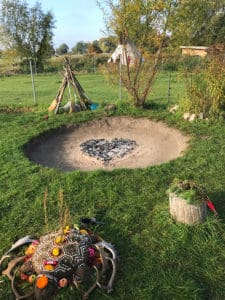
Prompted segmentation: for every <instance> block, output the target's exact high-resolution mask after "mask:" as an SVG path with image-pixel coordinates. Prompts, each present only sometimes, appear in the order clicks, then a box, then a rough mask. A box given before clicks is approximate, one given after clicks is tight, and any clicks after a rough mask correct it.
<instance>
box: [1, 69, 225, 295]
mask: <svg viewBox="0 0 225 300" xmlns="http://www.w3.org/2000/svg"><path fill="white" fill-rule="evenodd" d="M160 76H161V77H159V80H158V82H156V86H155V87H154V90H153V95H152V96H151V97H150V98H149V103H151V102H154V105H153V106H152V107H153V109H148V110H147V109H146V110H140V109H134V108H132V107H129V106H127V105H120V106H119V109H118V111H117V112H114V113H113V114H126V115H127V114H129V115H131V116H134V117H147V118H151V119H155V120H164V121H165V122H166V123H167V124H168V125H169V126H173V127H176V128H179V129H180V130H182V131H183V132H184V133H186V134H189V135H190V136H191V137H192V138H191V142H190V146H189V148H188V150H187V151H186V153H185V155H184V156H183V157H180V158H178V159H176V160H173V161H170V162H168V163H164V164H161V165H158V166H152V167H148V168H145V169H134V170H129V169H119V170H114V171H111V172H107V171H101V170H98V171H91V172H81V171H73V172H67V173H63V172H61V171H58V170H56V169H50V168H47V167H43V166H40V165H36V164H34V163H32V162H30V161H29V160H28V159H27V158H26V156H25V155H24V152H23V149H24V146H25V145H26V143H28V141H29V140H30V139H31V138H33V137H34V136H37V135H39V134H41V133H43V132H45V131H47V130H50V129H53V128H57V127H60V126H64V125H66V124H71V123H79V122H84V121H86V120H90V119H93V118H100V117H103V116H106V113H105V112H104V110H102V109H99V110H96V111H94V112H82V113H77V114H68V115H67V114H63V115H54V114H49V118H48V120H46V119H45V118H44V116H45V115H46V114H47V111H46V108H47V107H48V106H49V104H50V102H51V101H52V99H53V98H54V95H55V94H56V91H57V88H58V86H59V84H60V77H59V76H58V75H50V76H41V75H39V76H38V77H37V78H36V80H37V95H38V101H39V106H38V108H36V109H35V110H34V111H27V112H21V111H16V110H15V111H13V110H8V112H7V110H5V109H3V107H5V106H6V105H8V106H11V107H16V106H21V107H28V106H32V105H33V104H32V89H31V83H30V78H29V77H28V76H16V77H7V78H1V79H0V104H1V106H2V109H1V112H0V125H1V126H0V166H1V168H0V228H1V230H0V256H1V255H2V254H3V253H4V252H5V251H6V250H7V249H8V248H10V246H11V244H12V243H13V242H15V240H16V239H18V238H20V237H22V236H25V235H27V234H29V235H34V236H39V235H40V234H43V233H46V231H49V230H55V229H57V228H58V226H59V219H60V211H59V207H60V204H59V194H60V193H62V192H63V200H64V206H65V207H66V208H68V209H69V212H70V218H68V221H69V219H70V221H71V222H72V223H76V222H77V221H78V220H79V218H80V217H83V216H96V217H97V218H98V219H99V220H101V221H103V222H105V225H104V226H103V227H101V228H99V229H98V233H99V234H100V235H101V236H102V237H103V238H104V239H106V240H107V241H108V242H111V243H113V244H114V245H115V247H116V249H117V250H118V255H119V262H118V273H117V277H116V282H115V289H114V292H113V293H112V294H109V295H108V294H105V293H104V292H103V291H101V290H99V289H96V291H95V292H94V293H93V294H92V295H91V299H95V300H97V299H98V300H103V299H111V300H115V299H117V300H128V299H134V300H141V299H143V300H151V299H153V300H155V299H157V300H158V299H160V300H161V299H162V300H165V299H166V300H167V299H168V300H171V299H175V300H183V299H184V300H185V299H187V300H190V299H193V300H194V299H198V300H205V299H215V300H216V299H221V300H223V299H225V226H224V222H225V172H224V170H225V140H224V132H225V123H224V122H222V121H220V122H219V121H218V122H215V123H210V122H201V121H196V122H193V123H187V122H185V121H183V120H182V119H181V118H180V117H179V116H176V115H172V114H169V113H168V111H167V110H166V109H163V107H164V106H163V105H165V106H166V105H167V100H168V99H167V78H168V76H167V74H165V76H163V75H160ZM79 79H80V81H81V83H82V85H83V87H84V88H85V90H86V91H87V94H88V95H90V97H92V98H93V101H94V102H101V101H102V102H112V101H115V100H117V99H118V96H117V95H118V89H117V88H113V87H110V86H108V85H106V84H105V83H104V81H103V77H102V76H101V75H97V76H95V75H92V76H90V75H83V76H80V77H79ZM163 82H164V83H163ZM171 88H172V89H171V95H172V96H171V99H170V100H169V101H171V103H172V102H176V100H177V98H179V95H182V89H183V87H182V83H181V82H180V81H179V77H178V76H177V74H173V77H172V86H171ZM124 93H125V92H124ZM172 97H173V98H172ZM20 103H21V104H20ZM161 104H163V105H161ZM174 177H178V178H181V179H192V180H194V181H196V182H197V183H200V184H202V185H203V186H204V187H205V188H206V191H207V193H208V195H209V197H210V199H211V201H212V202H213V203H214V204H215V206H216V209H217V211H218V213H219V217H220V218H219V220H218V219H215V218H214V216H213V215H212V214H211V213H210V212H209V214H208V218H207V221H206V222H205V223H203V224H201V225H198V226H193V227H191V226H186V225H183V224H177V223H175V222H174V221H173V220H172V219H171V217H170V215H169V210H168V196H167V195H166V190H167V189H168V187H169V185H170V183H171V182H172V180H173V179H174ZM46 193H47V213H48V224H45V222H44V221H45V214H44V209H43V199H44V197H45V194H46ZM75 295H76V292H74V291H71V290H70V289H65V290H63V291H62V292H61V293H60V294H59V296H58V297H57V299H63V300H70V299H71V300H72V299H74V298H75ZM0 299H7V300H8V299H13V296H12V293H11V289H10V283H9V281H8V280H7V278H5V277H4V276H0Z"/></svg>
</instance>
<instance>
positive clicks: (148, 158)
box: [25, 117, 189, 171]
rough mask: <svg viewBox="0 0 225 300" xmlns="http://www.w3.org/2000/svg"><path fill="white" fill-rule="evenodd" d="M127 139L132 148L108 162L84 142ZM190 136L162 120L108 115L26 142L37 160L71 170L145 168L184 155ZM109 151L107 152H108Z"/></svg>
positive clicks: (29, 156) (27, 147)
mask: <svg viewBox="0 0 225 300" xmlns="http://www.w3.org/2000/svg"><path fill="white" fill-rule="evenodd" d="M115 139H116V140H121V141H122V140H128V141H133V142H134V143H135V147H133V149H132V151H127V152H126V153H125V154H124V155H121V156H120V155H114V156H113V157H112V159H110V160H109V161H108V162H107V163H104V161H103V160H102V159H98V155H97V154H96V155H93V156H91V155H89V154H88V153H86V152H87V151H86V152H85V151H83V150H82V146H81V145H82V144H85V143H87V141H90V140H95V141H99V140H102V141H103V140H104V141H106V143H108V145H110V143H111V141H112V140H115ZM188 140H189V137H188V136H185V135H183V134H182V133H181V132H180V131H179V130H177V129H174V128H171V127H168V126H167V125H165V124H164V123H162V122H154V121H151V120H149V119H147V118H132V117H108V118H103V119H100V120H94V121H89V122H85V123H82V124H73V125H70V126H67V127H63V128H59V129H57V130H54V131H52V132H48V133H46V134H44V135H42V136H39V137H36V138H34V139H33V140H32V141H30V143H29V144H28V145H27V146H26V149H25V153H26V155H27V156H28V158H29V159H30V160H31V161H33V162H35V163H38V164H41V165H44V166H47V167H51V168H57V169H60V170H62V171H72V170H84V171H88V170H95V169H104V170H112V169H115V168H117V169H118V168H145V167H148V166H152V165H158V164H161V163H164V162H167V161H170V160H173V159H176V158H177V157H179V156H181V155H182V154H183V153H184V150H185V149H186V148H187V145H188ZM107 155H108V153H107Z"/></svg>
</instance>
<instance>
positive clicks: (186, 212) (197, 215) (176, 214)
mask: <svg viewBox="0 0 225 300" xmlns="http://www.w3.org/2000/svg"><path fill="white" fill-rule="evenodd" d="M169 205H170V214H171V216H172V217H173V218H174V219H175V220H176V221H177V222H181V223H184V224H188V225H196V224H200V223H203V222H204V221H205V219H206V215H207V204H206V203H205V202H203V201H202V202H200V203H199V204H189V203H187V201H186V200H185V199H183V198H181V197H179V196H177V195H176V194H175V193H169Z"/></svg>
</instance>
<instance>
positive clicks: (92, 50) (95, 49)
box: [87, 40, 102, 54]
mask: <svg viewBox="0 0 225 300" xmlns="http://www.w3.org/2000/svg"><path fill="white" fill-rule="evenodd" d="M87 52H88V53H89V54H99V53H102V49H101V48H100V47H99V43H98V41H97V40H95V41H93V42H92V43H88V49H87Z"/></svg>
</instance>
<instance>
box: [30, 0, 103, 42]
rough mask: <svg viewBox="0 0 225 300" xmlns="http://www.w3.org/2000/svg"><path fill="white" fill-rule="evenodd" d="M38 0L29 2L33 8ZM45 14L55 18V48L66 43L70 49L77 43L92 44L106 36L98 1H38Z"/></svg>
mask: <svg viewBox="0 0 225 300" xmlns="http://www.w3.org/2000/svg"><path fill="white" fill-rule="evenodd" d="M36 2H37V0H27V3H28V5H29V6H33V5H34V4H35V3H36ZM38 2H40V3H41V5H42V10H43V11H44V12H47V11H49V10H50V11H51V12H52V13H53V15H54V17H55V21H56V23H55V29H54V38H53V41H54V47H55V48H57V47H59V46H60V45H61V44H62V43H66V44H67V45H68V46H69V47H70V48H71V47H73V46H75V45H76V43H77V42H79V41H84V42H92V41H94V40H98V39H100V38H101V37H103V36H104V33H103V30H104V29H105V27H104V21H103V13H102V11H101V10H100V8H99V7H98V6H97V4H96V0H38Z"/></svg>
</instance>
